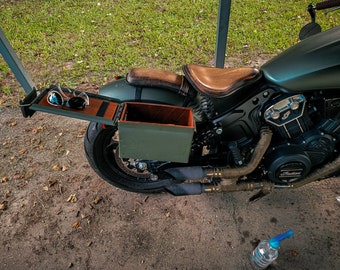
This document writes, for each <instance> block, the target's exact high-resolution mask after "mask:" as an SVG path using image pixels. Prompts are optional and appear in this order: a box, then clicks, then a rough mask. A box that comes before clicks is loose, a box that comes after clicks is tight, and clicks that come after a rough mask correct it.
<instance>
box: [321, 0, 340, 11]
mask: <svg viewBox="0 0 340 270" xmlns="http://www.w3.org/2000/svg"><path fill="white" fill-rule="evenodd" d="M337 6H340V0H327V1H323V2H320V3H317V4H316V5H315V9H316V10H323V9H327V8H332V7H337Z"/></svg>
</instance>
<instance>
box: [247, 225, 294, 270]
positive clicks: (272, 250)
mask: <svg viewBox="0 0 340 270" xmlns="http://www.w3.org/2000/svg"><path fill="white" fill-rule="evenodd" d="M293 233H294V231H292V230H289V231H287V232H285V233H283V234H279V235H277V236H275V237H273V238H270V239H269V241H268V240H262V241H261V242H260V243H259V244H258V246H257V247H256V248H255V249H254V251H253V253H252V257H251V262H252V265H253V267H254V268H255V269H266V268H267V267H268V266H269V265H270V264H271V263H272V262H273V261H274V260H276V258H277V256H278V255H279V251H278V249H279V248H280V243H281V241H282V240H284V239H286V238H290V237H291V236H292V235H293Z"/></svg>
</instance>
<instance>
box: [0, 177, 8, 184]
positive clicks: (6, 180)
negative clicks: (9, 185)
mask: <svg viewBox="0 0 340 270" xmlns="http://www.w3.org/2000/svg"><path fill="white" fill-rule="evenodd" d="M8 180H9V178H8V177H2V178H1V180H0V183H6V182H8Z"/></svg>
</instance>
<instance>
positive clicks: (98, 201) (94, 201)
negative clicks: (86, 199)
mask: <svg viewBox="0 0 340 270" xmlns="http://www.w3.org/2000/svg"><path fill="white" fill-rule="evenodd" d="M102 199H103V197H101V196H98V197H96V198H95V199H94V200H93V201H92V203H93V204H98V203H100V202H101V200H102Z"/></svg>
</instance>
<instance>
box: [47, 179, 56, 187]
mask: <svg viewBox="0 0 340 270" xmlns="http://www.w3.org/2000/svg"><path fill="white" fill-rule="evenodd" d="M57 182H58V180H57V179H50V180H48V186H49V187H52V186H54V185H55V184H56V183H57Z"/></svg>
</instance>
